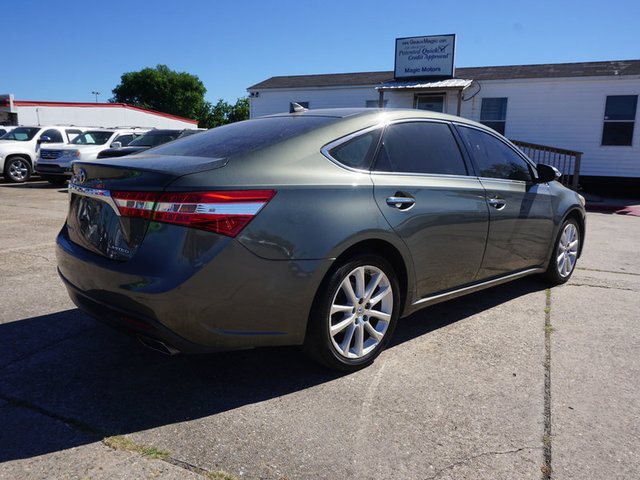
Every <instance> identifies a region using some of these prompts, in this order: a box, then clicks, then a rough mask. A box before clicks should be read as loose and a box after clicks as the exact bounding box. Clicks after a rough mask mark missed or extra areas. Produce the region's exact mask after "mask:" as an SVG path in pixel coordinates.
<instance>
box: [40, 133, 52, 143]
mask: <svg viewBox="0 0 640 480" xmlns="http://www.w3.org/2000/svg"><path fill="white" fill-rule="evenodd" d="M38 143H51V137H47V136H46V135H42V136H41V137H40V138H39V139H38Z"/></svg>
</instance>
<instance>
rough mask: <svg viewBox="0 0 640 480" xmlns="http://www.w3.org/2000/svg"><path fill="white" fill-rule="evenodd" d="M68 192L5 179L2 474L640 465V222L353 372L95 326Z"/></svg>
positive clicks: (573, 471)
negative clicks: (550, 273) (561, 275)
mask: <svg viewBox="0 0 640 480" xmlns="http://www.w3.org/2000/svg"><path fill="white" fill-rule="evenodd" d="M66 200H67V199H66V193H65V189H61V188H59V187H50V186H48V185H47V184H46V183H43V182H31V183H29V184H26V185H19V186H14V185H8V184H0V209H1V211H2V214H1V215H0V274H1V276H0V478H1V479H4V478H6V479H14V478H25V479H31V478H164V479H173V478H207V476H209V477H210V476H212V475H213V474H214V473H215V472H219V471H221V470H224V471H227V472H230V473H231V474H232V475H233V476H235V478H247V479H258V478H260V479H261V478H265V479H284V478H286V479H307V478H327V479H336V478H345V479H347V478H349V479H350V478H353V479H367V478H371V479H378V478H385V479H387V478H398V479H413V478H416V479H435V478H437V479H460V478H473V479H482V478H487V479H502V478H504V479H513V478H518V479H528V478H532V479H533V478H535V479H539V478H558V479H571V478H575V479H589V478H593V479H600V478H637V477H639V476H640V457H639V456H638V451H639V450H640V425H639V421H638V418H640V415H639V414H640V411H639V410H640V396H639V395H637V394H636V393H635V392H637V391H638V390H639V387H640V385H639V384H640V375H638V373H639V372H638V370H639V369H640V367H639V366H640V361H639V360H638V358H640V356H639V353H640V335H639V333H638V332H640V329H639V328H638V327H639V325H638V324H639V323H640V313H639V312H640V295H638V292H640V257H639V256H638V255H637V253H636V252H637V239H638V238H640V218H637V217H632V216H621V215H611V214H604V213H590V214H589V215H588V232H587V243H586V247H585V252H584V255H583V257H582V258H581V259H580V261H579V264H578V265H579V269H578V270H577V271H576V272H575V274H574V277H573V278H572V280H571V281H570V282H569V283H568V284H567V285H564V286H561V287H556V288H553V289H551V290H550V291H546V286H545V285H544V284H542V283H540V282H539V281H538V280H536V279H535V278H528V279H523V280H520V281H516V282H512V283H510V284H506V285H502V286H499V287H496V288H493V289H490V290H486V291H484V292H480V293H476V294H473V295H470V296H467V297H463V298H460V299H456V300H452V301H449V302H446V303H444V304H440V305H436V306H434V307H431V308H428V309H426V310H423V311H421V312H419V313H417V314H415V315H413V316H412V317H410V318H408V319H405V320H404V321H402V322H400V324H399V325H398V328H397V329H396V333H395V336H394V338H393V340H392V343H391V345H390V347H389V348H388V349H387V350H386V351H385V352H383V354H382V355H381V357H380V358H379V359H378V360H377V361H376V362H375V363H374V365H373V366H372V367H370V368H367V369H365V370H363V371H360V372H358V373H355V374H352V375H338V374H334V373H331V372H327V371H326V370H323V369H322V368H320V367H318V366H316V365H315V364H314V363H312V362H310V361H308V360H307V359H306V357H304V356H303V355H302V354H301V353H300V352H299V351H298V350H297V349H296V348H279V349H258V350H250V351H242V352H229V353H222V354H216V355H209V356H178V357H172V358H168V357H164V356H161V355H159V354H156V353H155V352H151V351H148V350H145V349H144V348H142V347H140V346H139V345H138V344H137V343H136V342H134V341H132V340H130V339H129V338H127V337H123V336H122V335H120V334H119V333H117V332H113V331H111V330H109V329H107V328H105V327H103V326H102V325H99V324H97V323H96V322H95V321H93V320H91V319H89V318H87V317H86V316H85V315H84V314H82V313H80V312H79V311H78V310H77V309H75V307H74V306H73V304H72V303H71V302H70V301H69V300H68V297H67V295H66V292H65V290H64V287H63V286H62V284H61V282H60V281H59V279H58V278H57V275H56V272H55V258H54V253H53V245H54V238H55V235H56V233H57V230H58V229H59V228H60V226H61V225H62V223H63V222H64V217H65V214H66ZM548 359H550V361H548ZM545 385H546V386H547V387H548V388H545ZM545 405H547V406H548V407H547V408H546V409H545ZM548 433H550V435H549V436H548V437H545V435H546V434H548ZM113 435H121V436H123V437H124V438H125V439H126V440H128V441H129V442H131V444H133V445H135V446H137V449H136V450H135V451H125V450H114V449H112V448H110V447H108V446H107V445H106V444H105V443H103V442H102V439H103V438H105V437H110V436H113ZM545 447H546V448H545ZM149 451H159V452H163V453H164V454H165V455H164V458H165V459H164V460H162V459H153V458H150V457H148V456H144V455H143V453H144V452H149ZM549 467H551V469H552V470H549Z"/></svg>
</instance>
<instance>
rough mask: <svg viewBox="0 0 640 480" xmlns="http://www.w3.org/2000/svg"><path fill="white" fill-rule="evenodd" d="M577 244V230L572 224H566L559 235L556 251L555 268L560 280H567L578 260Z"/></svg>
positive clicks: (578, 242)
mask: <svg viewBox="0 0 640 480" xmlns="http://www.w3.org/2000/svg"><path fill="white" fill-rule="evenodd" d="M579 244H580V239H579V236H578V229H577V228H576V226H575V225H574V224H573V223H567V224H566V225H565V227H564V230H563V231H562V235H560V239H559V240H558V249H557V250H556V255H557V256H556V266H557V268H558V274H559V275H560V276H561V277H562V278H567V277H568V276H569V275H571V272H573V268H574V267H575V265H576V259H577V258H578V246H579Z"/></svg>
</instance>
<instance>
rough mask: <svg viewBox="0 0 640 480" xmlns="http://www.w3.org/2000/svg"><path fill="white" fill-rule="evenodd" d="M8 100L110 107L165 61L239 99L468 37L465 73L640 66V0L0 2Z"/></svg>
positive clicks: (0, 73) (216, 92) (1, 87)
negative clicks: (280, 83)
mask: <svg viewBox="0 0 640 480" xmlns="http://www.w3.org/2000/svg"><path fill="white" fill-rule="evenodd" d="M0 6H2V8H1V9H0V11H1V12H2V23H3V35H2V38H3V40H2V44H3V48H2V51H3V56H2V60H0V65H1V67H0V93H13V94H14V95H15V98H16V100H38V101H40V100H41V101H76V102H88V101H95V96H94V95H92V94H91V92H92V91H95V90H97V91H99V92H101V95H100V96H99V97H98V98H99V101H107V100H108V99H109V98H110V97H111V96H112V93H111V90H113V88H114V87H115V86H116V85H117V84H118V83H119V81H120V76H121V75H122V73H124V72H129V71H136V70H140V69H142V68H145V67H153V66H155V65H157V64H166V65H167V66H169V68H172V69H174V70H177V71H185V72H189V73H192V74H194V75H197V76H198V77H199V78H200V80H202V81H203V83H204V85H205V87H206V88H207V94H206V99H207V100H209V101H211V102H214V103H215V102H216V101H217V100H218V99H219V98H222V99H224V100H226V101H228V102H235V100H236V99H237V98H238V97H241V96H245V95H246V88H247V87H249V86H251V85H253V84H255V83H258V82H260V81H262V80H265V79H267V78H269V77H271V76H277V75H302V74H317V73H344V72H362V71H380V70H389V71H390V70H393V62H394V46H395V38H398V37H410V36H423V35H439V34H449V33H456V34H457V35H458V38H457V52H456V66H457V67H474V66H490V65H518V64H534V63H563V62H586V61H599V60H628V59H640V27H639V26H638V19H639V18H640V1H638V0H634V1H632V0H626V1H621V0H609V1H606V2H602V1H598V2H596V1H592V0H586V1H585V0H583V1H573V0H570V1H562V0H555V1H546V0H543V1H530V2H521V1H518V0H511V1H485V2H482V1H473V2H466V1H462V0H458V1H455V0H448V1H429V0H422V1H410V0H405V1H393V0H385V1H379V0H370V1H366V2H365V1H349V0H342V1H334V0H324V1H304V0H298V1H290V0H286V1H277V0H272V1H270V2H265V1H263V2H249V1H244V0H237V1H235V2H230V1H225V2H218V1H213V0H212V1H200V0H189V1H184V2H175V1H174V2H160V1H147V2H132V1H120V0H112V1H104V0H103V1H101V2H96V1H93V0H84V1H65V0H59V1H53V0H50V1H42V0H12V1H10V0H0Z"/></svg>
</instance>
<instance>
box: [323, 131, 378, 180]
mask: <svg viewBox="0 0 640 480" xmlns="http://www.w3.org/2000/svg"><path fill="white" fill-rule="evenodd" d="M379 138H380V129H376V130H374V131H371V132H368V133H364V134H362V135H360V136H358V137H355V138H352V139H351V140H349V141H347V142H344V143H343V144H341V145H338V146H337V147H334V148H332V149H331V150H329V155H331V156H332V157H333V158H335V159H336V160H337V161H338V162H340V163H341V164H343V165H345V166H347V167H351V168H357V169H359V170H368V169H369V167H370V166H371V160H372V159H373V155H374V154H375V153H376V147H377V146H378V139H379Z"/></svg>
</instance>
